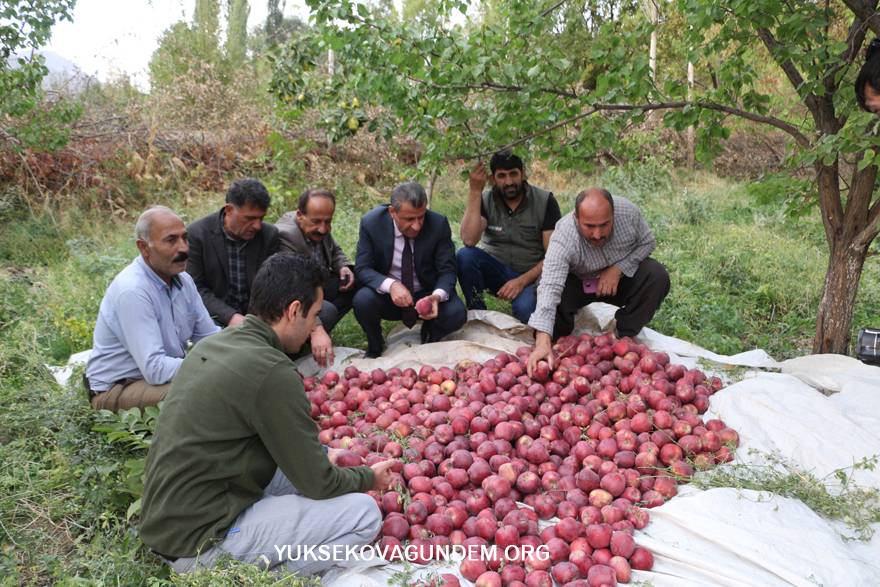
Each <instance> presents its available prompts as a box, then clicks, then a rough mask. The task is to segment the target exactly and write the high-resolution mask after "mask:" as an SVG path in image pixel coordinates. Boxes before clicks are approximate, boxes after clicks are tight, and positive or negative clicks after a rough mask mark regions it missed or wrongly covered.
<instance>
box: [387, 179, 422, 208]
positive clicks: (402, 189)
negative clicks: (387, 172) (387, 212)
mask: <svg viewBox="0 0 880 587" xmlns="http://www.w3.org/2000/svg"><path fill="white" fill-rule="evenodd" d="M404 202H407V203H408V204H409V205H410V206H412V207H413V208H424V207H425V206H427V205H428V194H427V193H425V188H423V187H422V186H421V184H419V183H418V182H415V181H407V182H405V183H401V184H398V185H396V186H394V189H393V190H391V207H392V208H394V209H395V210H397V211H400V207H401V206H402V205H403V203H404Z"/></svg>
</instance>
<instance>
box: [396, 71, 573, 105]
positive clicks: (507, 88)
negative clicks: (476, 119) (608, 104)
mask: <svg viewBox="0 0 880 587" xmlns="http://www.w3.org/2000/svg"><path fill="white" fill-rule="evenodd" d="M406 77H407V79H409V80H410V81H412V82H415V83H417V84H422V85H426V86H428V87H430V88H433V89H435V90H475V91H483V90H490V91H493V92H522V91H524V90H525V89H526V88H524V87H522V86H513V85H505V84H498V83H495V82H483V83H481V84H445V85H444V84H437V83H434V82H429V81H427V80H423V79H421V78H418V77H414V76H411V75H407V76H406ZM530 91H538V92H541V93H544V94H552V95H554V96H562V97H563V98H572V99H575V100H579V99H580V98H581V95H580V94H578V93H576V92H569V91H565V90H557V89H555V88H537V90H530Z"/></svg>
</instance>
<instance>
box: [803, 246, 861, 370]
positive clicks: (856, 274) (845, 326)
mask: <svg viewBox="0 0 880 587" xmlns="http://www.w3.org/2000/svg"><path fill="white" fill-rule="evenodd" d="M867 254H868V249H867V247H865V248H857V247H855V246H853V245H852V244H851V243H848V242H844V239H842V238H841V239H837V240H836V242H835V243H834V245H833V246H832V248H831V253H830V254H829V256H828V271H827V272H826V273H825V286H824V289H823V291H822V300H821V301H820V302H819V314H818V316H817V318H816V338H815V339H814V340H813V353H814V354H818V353H837V354H842V355H845V354H847V352H848V350H849V341H850V333H851V331H852V315H853V309H854V308H855V304H856V294H857V293H858V291H859V279H860V278H861V276H862V267H863V266H864V264H865V258H866V257H867Z"/></svg>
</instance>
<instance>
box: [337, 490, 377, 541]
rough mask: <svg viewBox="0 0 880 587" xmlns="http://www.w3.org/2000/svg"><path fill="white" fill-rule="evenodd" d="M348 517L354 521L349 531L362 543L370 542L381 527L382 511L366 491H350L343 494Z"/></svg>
mask: <svg viewBox="0 0 880 587" xmlns="http://www.w3.org/2000/svg"><path fill="white" fill-rule="evenodd" d="M344 499H345V501H346V502H347V503H346V507H347V509H348V510H349V512H350V515H349V516H346V517H347V518H348V519H350V520H352V522H353V523H354V526H355V527H353V528H351V533H352V534H354V535H356V536H357V537H358V540H359V541H361V542H363V543H364V544H366V543H369V542H372V541H373V539H375V538H376V536H378V535H379V531H380V530H381V529H382V511H381V510H380V509H379V506H378V505H377V504H376V500H374V499H373V498H372V497H370V496H369V495H367V494H366V493H350V494H348V495H346V496H345V498H344Z"/></svg>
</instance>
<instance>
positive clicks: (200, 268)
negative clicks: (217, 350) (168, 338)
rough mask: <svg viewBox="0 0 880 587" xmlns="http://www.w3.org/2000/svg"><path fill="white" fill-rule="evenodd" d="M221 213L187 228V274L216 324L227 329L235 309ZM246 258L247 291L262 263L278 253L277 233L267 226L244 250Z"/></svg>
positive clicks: (264, 224) (200, 219)
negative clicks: (228, 296) (229, 299)
mask: <svg viewBox="0 0 880 587" xmlns="http://www.w3.org/2000/svg"><path fill="white" fill-rule="evenodd" d="M221 212H222V209H221V211H220V212H214V213H213V214H208V215H207V216H205V217H204V218H199V219H198V220H196V221H194V222H193V223H192V224H190V225H189V227H187V238H188V240H189V259H188V260H187V262H186V271H187V273H189V274H190V275H191V276H192V278H193V280H194V281H195V282H196V287H198V289H199V294H200V295H201V296H202V301H203V302H205V307H206V308H208V313H209V314H211V317H213V318H214V319H215V320H216V321H217V322H219V323H220V324H222V325H223V326H226V325H227V324H229V320H230V319H231V318H232V316H233V315H234V314H236V313H237V312H238V310H236V309H235V308H233V307H232V306H230V305H228V304H227V303H226V302H225V299H226V288H227V286H228V284H229V255H228V254H227V252H226V240H225V239H226V237H225V236H224V234H223V223H222V221H221V220H220V213H221ZM245 252H246V255H247V280H248V289H250V286H251V284H253V282H254V276H255V275H256V274H257V270H258V269H259V268H260V265H262V264H263V261H265V260H266V258H267V257H269V256H270V255H272V254H274V253H277V252H278V229H277V228H275V227H274V226H273V225H271V224H269V223H266V222H264V223H263V228H262V229H261V230H260V232H258V233H257V236H255V237H254V238H253V240H251V241H250V242H249V243H248V244H247V246H246V247H245Z"/></svg>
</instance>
